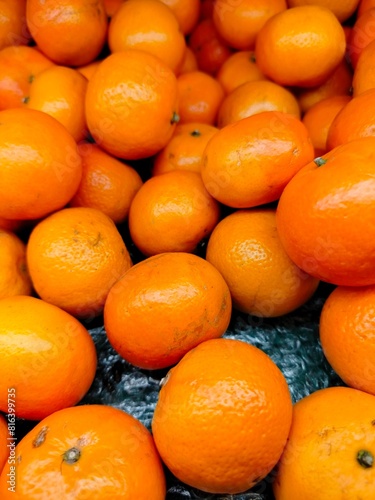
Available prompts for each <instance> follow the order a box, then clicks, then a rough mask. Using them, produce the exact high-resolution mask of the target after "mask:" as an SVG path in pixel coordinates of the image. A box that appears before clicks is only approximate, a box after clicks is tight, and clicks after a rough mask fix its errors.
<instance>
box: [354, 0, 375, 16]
mask: <svg viewBox="0 0 375 500" xmlns="http://www.w3.org/2000/svg"><path fill="white" fill-rule="evenodd" d="M374 7H375V0H360V2H359V4H358V9H357V18H359V17H360V16H361V15H362V14H363V13H364V12H366V11H367V10H370V9H373V8H374Z"/></svg>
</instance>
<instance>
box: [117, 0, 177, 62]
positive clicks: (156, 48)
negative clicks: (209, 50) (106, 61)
mask: <svg viewBox="0 0 375 500" xmlns="http://www.w3.org/2000/svg"><path fill="white" fill-rule="evenodd" d="M108 43H109V47H110V49H111V51H112V52H120V51H124V50H127V49H138V50H143V51H145V52H148V53H149V54H151V55H153V56H156V57H158V58H160V59H161V60H162V61H163V63H164V64H166V65H167V66H168V67H169V68H171V70H172V71H174V72H177V71H178V69H179V67H180V66H181V64H182V60H183V58H184V55H185V48H186V44H185V39H184V36H183V34H182V33H181V31H180V27H179V24H178V21H177V19H176V17H175V15H174V14H173V12H172V11H171V9H170V8H169V7H167V6H166V5H164V4H163V2H162V1H159V0H127V1H126V2H124V3H123V4H122V5H121V7H120V8H119V10H118V11H117V12H116V14H115V15H114V16H113V18H112V20H111V22H110V25H109V32H108Z"/></svg>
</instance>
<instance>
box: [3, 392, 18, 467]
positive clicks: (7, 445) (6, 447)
mask: <svg viewBox="0 0 375 500" xmlns="http://www.w3.org/2000/svg"><path fill="white" fill-rule="evenodd" d="M8 394H9V408H7V411H9V413H8V422H7V421H6V420H5V418H4V417H3V416H2V415H0V474H1V471H2V470H3V469H4V466H5V464H6V462H7V460H8V457H9V456H10V450H12V457H11V458H10V462H13V460H14V458H13V454H14V448H15V446H16V445H15V444H14V443H12V441H13V440H12V438H11V435H10V434H9V429H8V423H9V427H10V432H11V433H12V434H14V433H15V429H16V425H15V423H16V420H15V416H14V407H13V405H14V404H15V401H14V399H15V398H14V395H15V391H14V389H13V388H11V387H10V388H9V392H8Z"/></svg>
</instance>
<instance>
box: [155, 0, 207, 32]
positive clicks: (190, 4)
mask: <svg viewBox="0 0 375 500" xmlns="http://www.w3.org/2000/svg"><path fill="white" fill-rule="evenodd" d="M160 1H161V2H163V3H164V4H165V5H168V7H169V8H170V9H171V10H172V12H173V14H174V15H175V16H176V18H177V21H178V24H179V25H180V29H181V31H182V33H183V34H184V35H187V34H189V33H191V32H192V31H193V29H194V27H195V25H196V24H197V22H198V19H199V13H200V7H201V4H200V0H160Z"/></svg>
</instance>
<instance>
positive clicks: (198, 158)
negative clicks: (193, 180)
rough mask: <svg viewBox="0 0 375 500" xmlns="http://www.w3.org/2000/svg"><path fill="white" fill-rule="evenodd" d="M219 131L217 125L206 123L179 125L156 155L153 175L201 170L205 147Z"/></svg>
mask: <svg viewBox="0 0 375 500" xmlns="http://www.w3.org/2000/svg"><path fill="white" fill-rule="evenodd" d="M217 131H218V129H217V128H216V127H213V126H212V125H206V124H205V123H185V124H183V125H177V127H176V130H175V132H174V134H173V137H172V139H171V140H170V141H169V142H168V144H167V145H166V146H165V148H164V149H162V151H160V153H159V154H158V155H157V156H156V157H155V160H154V165H153V168H152V175H160V174H165V173H166V172H170V171H171V170H191V171H193V172H200V171H201V165H202V157H203V152H204V150H205V147H206V146H207V143H208V141H209V140H210V139H211V137H213V136H214V135H215V134H216V132H217Z"/></svg>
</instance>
